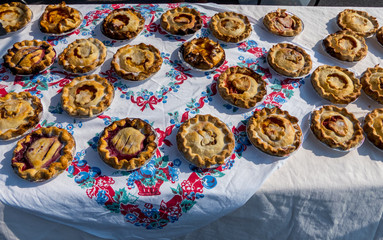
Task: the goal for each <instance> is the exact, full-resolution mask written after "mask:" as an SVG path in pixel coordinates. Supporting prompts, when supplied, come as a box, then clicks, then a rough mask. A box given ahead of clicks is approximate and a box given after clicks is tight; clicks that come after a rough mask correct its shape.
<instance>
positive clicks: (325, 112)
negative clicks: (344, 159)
mask: <svg viewBox="0 0 383 240" xmlns="http://www.w3.org/2000/svg"><path fill="white" fill-rule="evenodd" d="M310 127H311V130H312V132H313V133H314V135H315V136H316V137H317V138H318V139H319V140H320V141H321V142H323V143H325V144H326V145H328V146H329V147H331V148H335V149H339V150H342V151H348V150H351V149H352V148H355V147H358V146H359V145H360V144H361V143H362V142H363V140H364V137H363V130H362V127H361V126H360V124H359V121H358V119H356V118H355V116H354V114H352V113H350V112H348V111H347V109H346V108H342V107H336V106H333V105H326V106H322V107H321V108H320V109H317V110H314V111H313V113H312V114H311V126H310Z"/></svg>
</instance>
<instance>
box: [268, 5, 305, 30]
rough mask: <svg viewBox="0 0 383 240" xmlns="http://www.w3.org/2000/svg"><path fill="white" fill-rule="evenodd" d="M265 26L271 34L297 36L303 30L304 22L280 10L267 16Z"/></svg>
mask: <svg viewBox="0 0 383 240" xmlns="http://www.w3.org/2000/svg"><path fill="white" fill-rule="evenodd" d="M263 25H265V27H266V28H267V29H268V30H269V31H270V32H271V33H273V34H276V35H279V36H284V37H292V36H296V35H298V34H299V33H301V32H302V30H303V22H302V20H301V19H300V18H299V17H297V16H295V15H293V14H291V13H288V12H286V9H279V8H278V9H277V11H274V12H269V13H268V14H266V16H265V17H264V18H263Z"/></svg>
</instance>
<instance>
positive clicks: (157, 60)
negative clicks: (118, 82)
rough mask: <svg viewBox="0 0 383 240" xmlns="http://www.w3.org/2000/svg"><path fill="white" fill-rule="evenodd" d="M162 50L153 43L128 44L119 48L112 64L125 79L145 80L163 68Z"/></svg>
mask: <svg viewBox="0 0 383 240" xmlns="http://www.w3.org/2000/svg"><path fill="white" fill-rule="evenodd" d="M162 61H163V60H162V57H161V53H160V51H159V50H158V49H157V48H156V47H154V46H153V45H147V44H145V43H140V44H138V45H126V46H124V47H122V48H120V49H118V50H117V52H116V54H114V56H113V60H112V66H113V68H114V70H115V71H116V73H117V74H118V75H119V76H120V77H122V78H123V79H127V80H133V81H141V80H145V79H147V78H149V77H151V76H152V75H154V74H155V73H157V72H158V71H159V70H160V69H161V65H162Z"/></svg>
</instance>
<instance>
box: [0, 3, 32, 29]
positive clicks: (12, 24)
mask: <svg viewBox="0 0 383 240" xmlns="http://www.w3.org/2000/svg"><path fill="white" fill-rule="evenodd" d="M31 19H32V11H31V9H29V7H27V5H25V4H23V3H21V2H11V3H4V4H1V5H0V28H1V29H3V30H4V31H5V32H6V33H10V32H15V31H17V30H19V29H21V28H23V27H24V26H25V25H27V24H28V23H29V22H30V21H31Z"/></svg>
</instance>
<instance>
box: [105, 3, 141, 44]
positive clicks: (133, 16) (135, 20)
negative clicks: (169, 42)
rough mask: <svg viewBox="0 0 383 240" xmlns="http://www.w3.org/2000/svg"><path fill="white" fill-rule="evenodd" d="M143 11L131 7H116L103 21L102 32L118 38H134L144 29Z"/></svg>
mask: <svg viewBox="0 0 383 240" xmlns="http://www.w3.org/2000/svg"><path fill="white" fill-rule="evenodd" d="M144 25H145V19H144V18H143V17H142V15H141V13H139V12H137V11H135V10H134V9H130V8H119V9H115V10H113V11H112V12H110V13H109V14H108V16H106V18H105V19H104V21H103V22H102V33H103V34H104V35H106V36H107V37H110V38H112V39H118V40H125V39H132V38H134V37H136V36H137V35H138V34H139V33H140V32H141V31H142V29H144Z"/></svg>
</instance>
